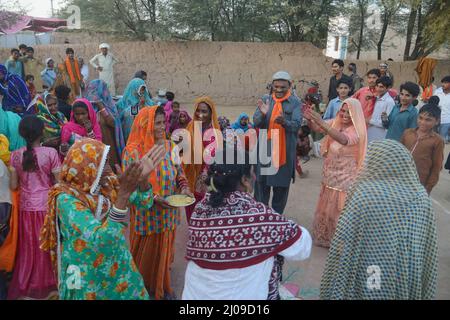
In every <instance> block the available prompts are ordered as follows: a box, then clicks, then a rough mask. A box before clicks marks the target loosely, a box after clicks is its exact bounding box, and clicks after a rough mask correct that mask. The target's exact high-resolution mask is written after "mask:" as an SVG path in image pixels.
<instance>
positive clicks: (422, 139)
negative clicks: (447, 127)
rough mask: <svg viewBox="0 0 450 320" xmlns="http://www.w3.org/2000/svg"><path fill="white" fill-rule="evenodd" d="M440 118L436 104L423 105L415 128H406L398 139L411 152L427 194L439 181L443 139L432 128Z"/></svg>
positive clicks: (439, 110) (442, 156)
mask: <svg viewBox="0 0 450 320" xmlns="http://www.w3.org/2000/svg"><path fill="white" fill-rule="evenodd" d="M430 100H431V99H430ZM440 118H441V109H440V108H439V107H438V105H436V104H431V103H428V104H426V105H424V106H423V107H422V108H421V109H420V112H419V117H418V119H417V128H415V129H407V130H406V131H405V133H404V134H403V136H402V138H401V140H400V142H401V143H402V144H403V145H405V147H406V148H407V149H408V150H409V151H410V152H411V154H412V156H413V158H414V162H415V163H416V167H417V172H418V174H419V179H420V182H421V183H422V185H423V186H424V187H425V189H426V190H427V192H428V194H430V193H431V190H432V189H433V187H434V186H435V185H436V184H437V183H438V181H439V172H440V171H441V170H442V162H443V161H444V140H443V139H442V138H441V136H440V135H439V134H437V133H436V132H434V130H433V129H434V128H435V127H436V126H437V125H439V121H440Z"/></svg>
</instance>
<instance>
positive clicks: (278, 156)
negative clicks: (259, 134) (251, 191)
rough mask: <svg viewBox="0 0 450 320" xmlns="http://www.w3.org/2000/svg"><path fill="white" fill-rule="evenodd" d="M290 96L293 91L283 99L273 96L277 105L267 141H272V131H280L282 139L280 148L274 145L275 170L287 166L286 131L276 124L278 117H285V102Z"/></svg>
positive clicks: (274, 108) (270, 123)
mask: <svg viewBox="0 0 450 320" xmlns="http://www.w3.org/2000/svg"><path fill="white" fill-rule="evenodd" d="M290 96H291V91H288V93H287V94H286V95H285V96H284V97H283V98H281V99H277V97H276V96H275V93H274V94H273V95H272V98H273V100H274V101H275V105H274V106H273V110H272V116H271V117H270V122H269V133H268V135H267V139H268V140H271V139H272V130H278V135H279V137H280V139H279V140H280V141H279V145H278V148H276V147H275V146H274V145H273V144H272V159H273V164H274V166H275V168H280V167H282V166H284V165H285V164H286V130H285V129H284V127H283V126H282V125H280V124H278V123H276V122H275V120H276V119H277V118H278V117H280V116H283V102H284V101H286V100H288V99H289V97H290Z"/></svg>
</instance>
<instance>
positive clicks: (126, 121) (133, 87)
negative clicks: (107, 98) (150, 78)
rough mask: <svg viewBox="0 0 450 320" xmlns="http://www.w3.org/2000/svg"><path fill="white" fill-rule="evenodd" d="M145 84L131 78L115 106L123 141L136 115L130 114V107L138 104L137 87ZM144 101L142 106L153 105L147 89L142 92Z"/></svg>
mask: <svg viewBox="0 0 450 320" xmlns="http://www.w3.org/2000/svg"><path fill="white" fill-rule="evenodd" d="M141 86H145V81H144V80H142V79H139V78H135V79H133V80H131V81H130V82H129V83H128V85H127V87H126V88H125V91H124V94H123V97H122V98H121V99H120V100H119V101H118V102H117V104H116V107H117V110H118V112H119V114H120V122H121V123H122V131H123V136H124V139H125V143H126V142H127V140H128V136H129V135H130V132H131V127H132V126H133V121H134V118H135V116H136V115H133V114H131V108H132V107H133V106H136V105H139V101H140V97H139V94H138V93H139V88H140V87H141ZM144 97H145V103H144V106H146V107H151V106H153V105H155V103H154V102H153V100H152V99H151V98H150V95H149V93H148V89H147V87H146V90H145V92H144Z"/></svg>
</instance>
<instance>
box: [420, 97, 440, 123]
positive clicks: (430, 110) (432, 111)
mask: <svg viewBox="0 0 450 320" xmlns="http://www.w3.org/2000/svg"><path fill="white" fill-rule="evenodd" d="M430 100H431V99H430ZM438 103H439V102H438ZM421 113H427V114H429V115H430V116H432V117H433V118H435V119H436V120H438V121H439V120H440V119H441V108H439V106H438V105H437V104H435V103H430V101H428V103H427V104H425V105H424V106H423V107H422V108H420V111H419V114H421Z"/></svg>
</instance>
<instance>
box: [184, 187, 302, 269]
mask: <svg viewBox="0 0 450 320" xmlns="http://www.w3.org/2000/svg"><path fill="white" fill-rule="evenodd" d="M209 198H210V194H209V193H207V194H206V196H205V198H204V199H203V200H202V201H201V202H199V203H198V204H197V206H196V207H195V210H194V212H193V215H192V217H191V221H190V225H189V239H188V243H187V253H186V259H187V260H191V261H193V262H195V263H196V264H197V265H198V266H200V267H202V268H205V269H213V270H226V269H238V268H245V267H249V266H252V265H255V264H258V263H261V262H263V261H264V260H266V259H269V258H271V257H274V256H276V255H277V254H278V253H280V252H281V251H283V250H285V249H287V248H289V247H290V246H291V245H292V244H294V243H295V242H296V241H297V240H298V239H299V238H300V237H301V234H302V231H301V229H300V227H299V226H298V225H297V224H295V223H294V222H292V221H289V220H288V219H286V218H285V217H284V216H282V215H281V214H278V213H276V212H275V211H274V210H272V209H271V208H269V207H267V206H265V205H264V204H263V203H261V202H257V201H256V200H255V199H254V198H253V197H252V196H251V195H250V194H249V193H245V192H239V191H236V192H233V193H230V194H229V195H228V196H227V197H226V198H225V200H224V204H223V205H221V206H220V207H218V208H213V207H211V206H210V205H209V204H208V202H209Z"/></svg>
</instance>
